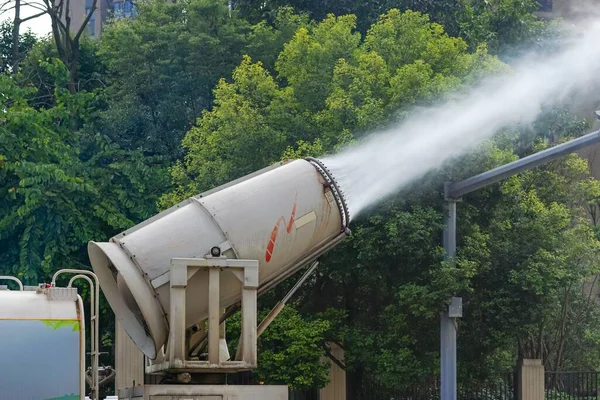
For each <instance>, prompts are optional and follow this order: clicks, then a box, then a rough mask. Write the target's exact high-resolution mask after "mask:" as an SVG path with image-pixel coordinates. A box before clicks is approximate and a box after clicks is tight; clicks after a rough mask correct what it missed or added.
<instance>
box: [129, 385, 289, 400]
mask: <svg viewBox="0 0 600 400" xmlns="http://www.w3.org/2000/svg"><path fill="white" fill-rule="evenodd" d="M119 400H288V389H287V386H276V385H243V386H237V385H145V386H140V387H136V388H131V389H125V390H120V391H119Z"/></svg>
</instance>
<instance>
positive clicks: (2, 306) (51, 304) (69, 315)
mask: <svg viewBox="0 0 600 400" xmlns="http://www.w3.org/2000/svg"><path fill="white" fill-rule="evenodd" d="M0 319H18V320H28V319H38V320H71V319H77V320H78V319H79V316H78V315H77V307H76V303H75V302H73V301H68V300H67V301H65V300H52V301H50V300H48V298H47V297H46V295H44V294H38V293H36V292H33V291H26V292H20V291H4V290H2V291H0Z"/></svg>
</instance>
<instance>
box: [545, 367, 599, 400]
mask: <svg viewBox="0 0 600 400" xmlns="http://www.w3.org/2000/svg"><path fill="white" fill-rule="evenodd" d="M545 389H546V400H580V399H582V400H588V399H589V400H592V399H598V398H599V397H600V396H599V395H600V373H598V372H546V373H545Z"/></svg>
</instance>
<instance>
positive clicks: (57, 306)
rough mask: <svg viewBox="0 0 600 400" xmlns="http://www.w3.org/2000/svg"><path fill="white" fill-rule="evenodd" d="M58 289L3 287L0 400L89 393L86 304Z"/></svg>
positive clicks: (0, 302)
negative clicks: (11, 289)
mask: <svg viewBox="0 0 600 400" xmlns="http://www.w3.org/2000/svg"><path fill="white" fill-rule="evenodd" d="M34 289H35V288H34ZM53 291H54V292H53V294H52V295H50V294H48V293H47V291H45V290H43V289H39V290H37V291H36V290H26V291H9V290H0V399H7V400H10V399H15V400H17V399H18V400H39V399H53V398H60V399H69V400H79V399H81V398H83V395H84V391H85V383H84V375H83V366H85V331H84V329H85V327H84V321H83V305H82V302H81V298H80V297H79V296H77V292H76V289H72V290H71V289H62V288H61V289H53ZM65 293H66V295H65ZM57 294H58V295H57Z"/></svg>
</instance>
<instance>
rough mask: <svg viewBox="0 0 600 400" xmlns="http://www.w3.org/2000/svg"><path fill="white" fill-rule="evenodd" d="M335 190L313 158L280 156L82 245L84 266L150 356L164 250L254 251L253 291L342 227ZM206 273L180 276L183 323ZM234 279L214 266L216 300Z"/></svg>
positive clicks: (155, 349)
mask: <svg viewBox="0 0 600 400" xmlns="http://www.w3.org/2000/svg"><path fill="white" fill-rule="evenodd" d="M349 221H350V218H349V213H348V207H347V206H346V202H345V200H344V196H343V193H342V192H341V190H340V188H339V186H338V185H337V183H336V181H335V179H334V177H333V176H332V175H331V173H330V172H329V171H328V170H327V168H326V167H325V166H324V165H323V164H322V163H321V162H320V161H318V160H316V159H313V158H307V159H302V160H293V161H289V162H281V163H278V164H276V165H274V166H271V167H268V168H265V169H263V170H260V171H257V172H255V173H253V174H250V175H248V176H246V177H243V178H240V179H238V180H235V181H232V182H230V183H228V184H225V185H223V186H220V187H218V188H216V189H213V190H210V191H208V192H206V193H202V194H200V195H197V196H194V197H191V198H189V199H187V200H185V201H183V202H181V203H180V204H177V205H175V206H173V207H171V208H170V209H168V210H166V211H164V212H162V213H160V214H157V215H156V216H154V217H152V218H150V219H148V220H146V221H144V222H142V223H140V224H138V225H136V226H134V227H133V228H131V229H129V230H127V231H125V232H122V233H120V234H118V235H116V236H114V237H113V238H111V239H110V241H109V242H104V243H99V242H90V243H89V245H88V250H89V256H90V261H91V265H92V268H93V270H94V272H95V273H96V274H97V275H98V278H99V280H100V286H101V288H102V291H103V292H104V295H105V296H106V298H107V300H108V302H109V304H110V306H111V308H112V309H113V310H114V312H115V315H116V317H117V318H118V319H119V321H120V323H121V324H122V326H123V328H124V329H125V331H126V332H127V333H128V335H129V336H130V337H131V339H132V340H133V342H134V343H135V344H136V345H137V346H138V347H139V349H140V350H141V351H142V352H143V353H144V354H145V355H146V356H147V357H148V358H150V359H152V360H154V359H155V358H156V357H157V355H158V354H159V352H160V350H161V348H162V347H163V345H165V343H166V342H167V338H168V337H169V321H170V319H169V315H168V313H169V310H170V300H171V299H170V293H171V292H170V287H171V285H170V284H169V282H170V281H171V274H170V263H171V260H172V259H173V258H195V257H198V258H202V257H207V256H208V257H210V256H219V257H226V258H227V259H240V260H241V259H246V260H257V261H258V289H257V290H258V293H261V292H264V291H265V290H267V289H269V288H271V287H273V286H275V285H277V284H278V283H279V282H281V281H282V280H284V279H285V278H287V277H288V276H290V275H291V274H293V273H294V272H296V271H297V270H298V269H299V268H300V267H302V266H303V265H306V264H307V263H309V262H311V261H313V260H315V259H316V258H317V257H319V256H320V255H322V254H323V253H324V252H326V251H327V250H329V249H330V248H332V247H334V246H335V245H336V244H337V243H339V242H340V241H341V240H342V239H344V238H345V237H346V236H347V235H348V234H349V233H350V231H349V229H348V224H349ZM208 280H209V273H208V271H206V270H200V271H198V272H197V273H195V274H194V275H193V276H191V277H189V278H188V280H187V290H186V292H185V312H184V314H185V316H184V318H183V321H185V327H186V328H189V327H192V326H193V325H195V324H197V323H199V322H200V321H203V320H205V319H206V318H207V317H208V315H209V302H208V300H207V291H208V287H209V283H208ZM239 285H240V282H239V281H238V280H237V278H236V276H234V274H223V276H222V277H221V278H220V281H219V284H218V286H219V291H218V294H219V295H218V297H219V299H220V306H221V307H228V306H230V305H233V304H236V303H237V302H239V301H240V300H241V295H240V292H239V289H238V287H239Z"/></svg>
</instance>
